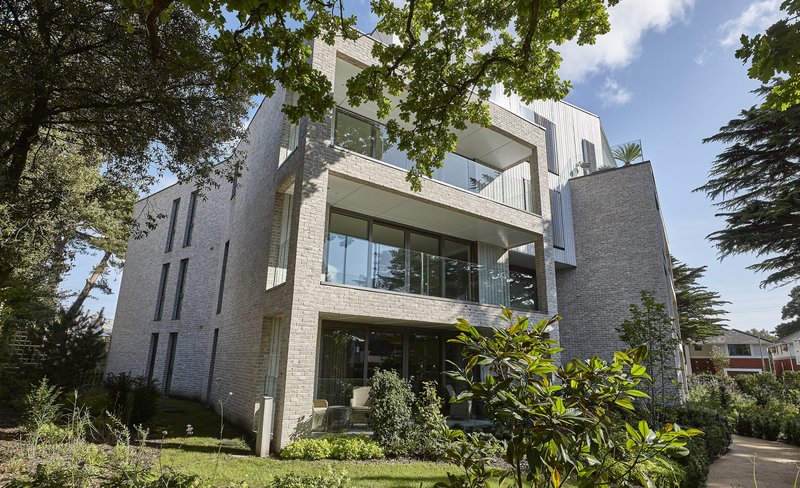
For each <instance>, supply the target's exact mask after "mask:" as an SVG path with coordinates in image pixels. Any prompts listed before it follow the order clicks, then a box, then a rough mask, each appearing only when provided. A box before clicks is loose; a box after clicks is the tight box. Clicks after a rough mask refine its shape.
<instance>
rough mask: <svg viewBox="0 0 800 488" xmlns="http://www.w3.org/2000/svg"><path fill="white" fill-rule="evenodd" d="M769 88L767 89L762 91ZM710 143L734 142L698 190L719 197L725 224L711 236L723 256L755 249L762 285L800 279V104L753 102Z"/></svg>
mask: <svg viewBox="0 0 800 488" xmlns="http://www.w3.org/2000/svg"><path fill="white" fill-rule="evenodd" d="M762 92H763V90H762ZM704 142H720V143H724V144H729V146H728V148H727V149H725V150H724V151H723V152H722V153H721V154H720V155H718V156H717V159H716V160H715V161H714V164H713V166H712V168H711V171H710V173H709V174H710V180H709V181H708V183H706V184H705V185H703V186H701V187H700V188H698V189H697V190H695V191H703V192H705V193H706V194H707V195H708V196H709V197H710V198H711V199H714V200H717V202H716V203H715V205H716V206H717V208H718V209H719V211H718V213H717V215H718V216H720V217H723V218H724V219H725V224H726V227H725V229H722V230H719V231H716V232H713V233H712V234H710V235H709V236H708V238H709V239H710V240H711V241H712V242H714V243H715V244H716V247H717V249H718V250H719V253H720V256H721V257H722V258H724V257H726V256H730V255H733V254H745V253H753V254H755V255H756V256H758V257H759V258H761V261H760V262H757V263H755V264H753V265H751V266H748V269H751V270H755V271H759V272H764V273H768V275H767V277H766V278H765V279H764V280H763V281H762V282H761V286H762V287H765V286H768V285H780V284H785V283H789V282H792V281H796V280H797V279H799V278H800V105H793V106H791V107H788V108H786V109H785V110H782V111H781V110H775V109H770V108H766V107H752V108H750V109H748V110H744V111H742V113H741V114H740V116H739V117H738V118H736V119H733V120H731V121H730V122H728V124H727V125H725V126H724V127H722V128H721V129H720V132H719V133H718V134H717V135H715V136H713V137H710V138H708V139H705V141H704Z"/></svg>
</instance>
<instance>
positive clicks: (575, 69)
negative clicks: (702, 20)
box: [559, 0, 694, 82]
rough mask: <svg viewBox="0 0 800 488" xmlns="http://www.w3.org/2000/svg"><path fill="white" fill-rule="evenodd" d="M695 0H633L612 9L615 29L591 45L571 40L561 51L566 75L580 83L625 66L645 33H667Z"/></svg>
mask: <svg viewBox="0 0 800 488" xmlns="http://www.w3.org/2000/svg"><path fill="white" fill-rule="evenodd" d="M693 5H694V0H632V1H626V2H620V3H619V4H618V5H616V6H614V7H611V8H610V9H609V18H610V21H611V32H609V33H608V34H606V35H603V36H600V37H598V38H597V42H596V43H595V44H593V45H591V46H578V45H577V44H576V43H574V42H569V43H567V44H564V45H563V46H561V48H560V49H559V51H560V52H561V56H562V57H563V58H564V61H563V62H562V64H561V69H560V70H559V73H560V74H561V76H562V77H564V78H566V79H569V80H572V81H573V82H580V81H582V80H583V79H585V78H586V77H587V76H589V75H591V74H592V73H596V72H597V71H600V70H602V69H616V68H622V67H625V66H627V65H629V64H630V63H631V62H633V60H634V59H636V57H637V56H638V55H639V53H640V51H641V40H642V36H643V35H644V34H645V33H646V32H647V31H649V30H656V31H658V32H663V31H664V30H666V29H667V28H669V27H670V26H671V25H672V24H674V23H675V22H676V21H678V20H681V19H683V18H684V16H685V15H686V13H687V12H688V11H689V10H690V9H691V8H692V6H693Z"/></svg>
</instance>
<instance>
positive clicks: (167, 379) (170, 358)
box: [164, 332, 178, 395]
mask: <svg viewBox="0 0 800 488" xmlns="http://www.w3.org/2000/svg"><path fill="white" fill-rule="evenodd" d="M177 347H178V333H177V332H170V333H169V342H168V343H167V364H166V367H165V368H164V395H169V392H170V389H171V388H172V374H173V372H174V370H175V351H176V350H177Z"/></svg>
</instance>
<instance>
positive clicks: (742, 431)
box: [736, 412, 754, 437]
mask: <svg viewBox="0 0 800 488" xmlns="http://www.w3.org/2000/svg"><path fill="white" fill-rule="evenodd" d="M736 433H737V434H739V435H743V436H746V437H753V434H754V431H753V414H752V413H751V412H742V413H741V414H739V418H738V419H736Z"/></svg>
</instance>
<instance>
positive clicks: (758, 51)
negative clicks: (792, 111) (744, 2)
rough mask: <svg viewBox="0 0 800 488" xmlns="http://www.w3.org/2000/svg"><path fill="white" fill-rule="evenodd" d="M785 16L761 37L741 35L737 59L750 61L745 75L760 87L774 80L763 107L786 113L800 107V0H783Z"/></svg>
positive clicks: (759, 35) (782, 5)
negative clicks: (793, 107)
mask: <svg viewBox="0 0 800 488" xmlns="http://www.w3.org/2000/svg"><path fill="white" fill-rule="evenodd" d="M781 10H783V11H784V12H785V13H786V16H785V17H784V18H782V19H780V20H778V21H777V22H775V23H774V24H772V25H771V26H770V27H768V28H767V30H766V32H765V33H763V34H757V35H755V36H753V37H748V36H746V35H742V39H741V41H742V47H741V48H739V50H737V51H736V57H737V58H739V59H741V60H743V61H744V62H747V61H750V60H752V62H751V65H750V68H749V69H748V70H747V74H748V76H750V78H753V79H755V80H758V81H760V82H761V83H763V84H767V83H771V82H773V81H775V82H776V83H775V85H774V86H773V87H772V90H771V91H770V92H769V94H767V99H766V103H765V105H766V106H767V107H769V108H774V109H778V110H785V109H787V108H789V107H790V106H792V105H797V104H800V22H798V19H799V18H800V0H784V1H783V2H782V3H781Z"/></svg>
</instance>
